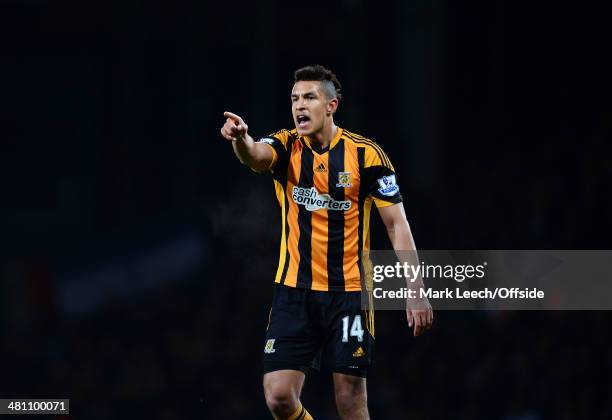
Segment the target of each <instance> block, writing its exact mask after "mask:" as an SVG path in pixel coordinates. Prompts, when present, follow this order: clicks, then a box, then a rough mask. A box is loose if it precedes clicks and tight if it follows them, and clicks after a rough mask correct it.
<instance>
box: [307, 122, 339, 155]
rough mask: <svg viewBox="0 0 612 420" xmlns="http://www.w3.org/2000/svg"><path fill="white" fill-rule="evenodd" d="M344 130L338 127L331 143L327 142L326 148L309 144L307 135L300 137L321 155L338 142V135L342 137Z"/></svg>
mask: <svg viewBox="0 0 612 420" xmlns="http://www.w3.org/2000/svg"><path fill="white" fill-rule="evenodd" d="M343 131H344V130H343V129H342V128H340V127H338V131H337V132H336V135H335V136H334V138H333V139H332V141H331V143H329V146H327V147H326V148H324V149H323V148H320V147H316V146H315V147H316V148H315V147H313V145H312V144H310V139H308V137H306V136H304V137H302V139H303V140H304V144H305V145H306V146H307V147H308V148H309V149H310V150H312V151H314V152H317V153H318V154H320V155H322V154H323V153H326V152H329V151H330V150H331V149H333V148H334V146H335V145H336V144H338V142H339V141H340V137H342V132H343Z"/></svg>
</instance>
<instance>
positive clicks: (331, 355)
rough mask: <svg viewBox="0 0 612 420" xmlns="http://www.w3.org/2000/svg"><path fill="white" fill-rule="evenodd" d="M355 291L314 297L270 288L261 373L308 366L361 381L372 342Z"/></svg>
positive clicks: (314, 293)
mask: <svg viewBox="0 0 612 420" xmlns="http://www.w3.org/2000/svg"><path fill="white" fill-rule="evenodd" d="M367 316H368V315H367V314H366V312H365V311H363V310H362V309H361V292H319V291H314V290H308V289H300V288H295V287H288V286H284V285H280V284H275V285H274V296H273V300H272V308H271V310H270V322H269V324H268V328H267V330H266V339H265V343H264V348H263V352H264V372H265V373H267V372H272V371H276V370H283V369H292V370H301V371H302V372H305V373H306V372H307V371H308V369H309V368H311V367H313V368H315V369H317V370H329V371H332V372H338V373H344V374H348V375H353V376H361V377H366V376H367V369H368V367H369V366H370V365H371V363H372V360H373V356H374V354H373V353H374V337H373V336H372V334H371V333H370V331H369V329H368V328H367V325H368V324H369V323H368V320H367Z"/></svg>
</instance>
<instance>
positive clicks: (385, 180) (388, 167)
mask: <svg viewBox="0 0 612 420" xmlns="http://www.w3.org/2000/svg"><path fill="white" fill-rule="evenodd" d="M364 172H365V182H366V191H367V194H366V195H367V196H371V197H372V198H373V199H374V203H375V204H376V207H387V206H392V205H393V204H397V203H401V202H402V194H401V193H400V188H399V185H398V182H397V176H396V174H395V169H394V168H393V165H392V164H391V161H390V160H389V158H388V157H387V155H386V154H385V152H384V151H383V150H382V148H381V147H380V146H379V145H378V144H376V143H373V144H371V145H368V146H367V147H366V150H365V159H364Z"/></svg>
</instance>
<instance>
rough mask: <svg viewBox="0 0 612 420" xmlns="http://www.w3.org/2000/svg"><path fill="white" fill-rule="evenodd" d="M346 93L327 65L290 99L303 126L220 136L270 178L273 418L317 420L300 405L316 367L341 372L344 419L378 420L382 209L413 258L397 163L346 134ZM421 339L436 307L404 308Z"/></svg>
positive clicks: (337, 383) (234, 122) (336, 377)
mask: <svg viewBox="0 0 612 420" xmlns="http://www.w3.org/2000/svg"><path fill="white" fill-rule="evenodd" d="M340 99H341V85H340V82H339V81H338V79H337V77H336V76H335V74H334V73H332V72H331V71H330V70H328V69H326V68H325V67H323V66H320V65H314V66H307V67H303V68H300V69H298V70H297V71H296V72H295V75H294V85H293V90H292V91H291V111H292V114H293V122H294V123H295V128H294V129H292V130H286V129H283V130H279V131H277V132H275V133H273V134H271V135H269V136H267V137H264V138H261V139H259V140H257V141H256V140H254V139H253V138H252V137H251V136H250V135H249V133H248V126H247V124H246V123H245V122H244V120H243V119H242V118H241V117H239V116H238V115H235V114H233V113H231V112H226V113H225V114H224V116H225V117H226V121H225V124H224V125H223V127H222V128H221V134H222V136H223V137H224V138H225V139H227V140H228V141H230V142H231V144H232V148H233V150H234V153H235V154H236V156H237V157H238V159H239V160H240V162H242V163H243V164H245V165H247V166H248V167H250V168H251V169H253V170H254V171H256V172H270V173H271V174H272V178H273V180H274V188H275V191H276V197H277V199H278V203H279V205H280V208H281V214H282V238H281V244H280V257H279V264H278V270H277V272H276V278H275V285H274V294H273V301H272V308H271V311H270V320H269V324H268V328H267V330H266V337H265V344H264V350H263V352H264V378H263V387H264V394H265V398H266V403H267V406H268V408H269V409H270V412H271V413H272V415H273V417H274V418H275V419H290V420H296V419H299V420H302V419H312V416H311V415H310V414H309V413H308V411H307V410H306V409H305V408H304V406H303V405H302V403H301V402H300V393H301V390H302V386H303V384H304V379H305V375H306V373H307V372H308V369H309V368H310V367H312V366H315V367H317V366H320V365H322V366H323V367H327V368H328V369H330V370H331V371H332V372H333V381H334V390H335V400H336V406H337V409H338V413H339V414H340V417H341V418H342V419H351V420H361V419H369V414H368V407H367V393H366V377H367V374H368V367H369V366H370V364H371V362H372V356H373V352H374V319H373V313H371V312H369V311H368V312H366V311H363V310H362V308H361V275H360V270H361V264H360V259H361V254H362V251H365V250H368V249H369V245H370V232H369V226H370V212H371V209H372V205H375V206H376V209H377V210H378V213H379V214H380V217H381V218H382V220H383V222H384V224H385V226H386V228H387V232H388V234H389V239H390V240H391V243H392V245H393V248H394V249H395V250H396V251H400V250H409V251H410V250H415V249H416V248H415V244H414V241H413V238H412V233H411V231H410V227H409V225H408V221H407V220H406V214H405V213H404V207H403V205H402V196H401V194H400V190H399V186H398V183H397V179H396V175H395V171H394V169H393V165H392V164H391V161H390V160H389V158H388V157H387V155H386V154H385V152H384V151H383V150H382V149H381V147H380V146H379V145H378V144H377V143H375V142H374V141H372V140H370V139H368V138H365V137H363V136H360V135H358V134H356V133H353V132H350V131H348V130H346V129H343V128H340V127H338V126H337V125H336V124H335V122H334V114H335V112H336V110H337V109H338V104H339V101H340ZM406 313H407V318H408V324H409V326H410V327H412V326H414V335H415V336H418V335H420V334H421V333H422V332H424V331H425V330H426V329H428V328H430V327H431V325H432V322H433V312H432V310H431V306H430V305H429V303H428V302H426V304H425V305H424V306H423V304H422V303H421V305H419V306H418V308H416V307H412V305H408V307H407V309H406Z"/></svg>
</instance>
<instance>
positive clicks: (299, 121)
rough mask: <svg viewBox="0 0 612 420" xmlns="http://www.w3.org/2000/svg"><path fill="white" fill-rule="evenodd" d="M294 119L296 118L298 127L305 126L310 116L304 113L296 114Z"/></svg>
mask: <svg viewBox="0 0 612 420" xmlns="http://www.w3.org/2000/svg"><path fill="white" fill-rule="evenodd" d="M295 119H296V120H297V125H298V127H299V128H304V127H306V126H307V125H308V123H309V122H310V118H309V117H307V116H306V115H298V116H297V117H296V118H295Z"/></svg>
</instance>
